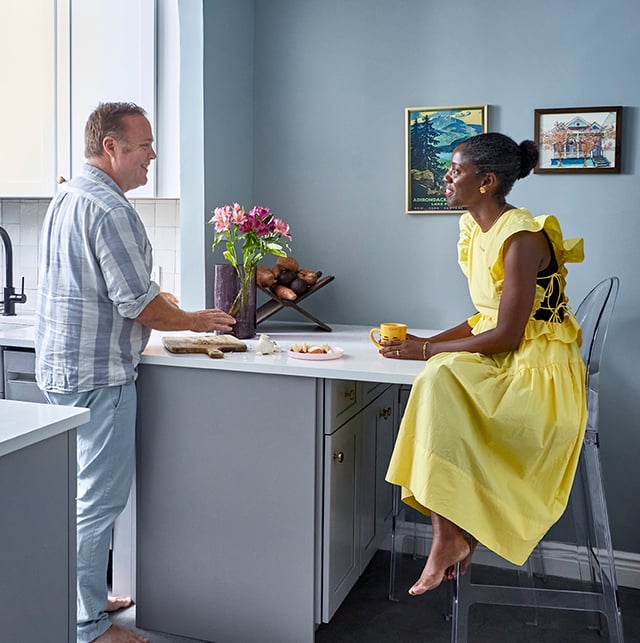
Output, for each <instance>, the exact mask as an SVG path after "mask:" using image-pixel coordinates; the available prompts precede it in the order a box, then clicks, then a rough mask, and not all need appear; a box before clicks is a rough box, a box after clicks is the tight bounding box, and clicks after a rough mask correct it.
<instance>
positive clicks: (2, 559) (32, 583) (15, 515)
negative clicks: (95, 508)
mask: <svg viewBox="0 0 640 643" xmlns="http://www.w3.org/2000/svg"><path fill="white" fill-rule="evenodd" d="M3 404H9V403H8V402H3ZM34 406H35V405H34ZM4 409H6V407H2V410H0V414H1V413H2V412H3V411H4ZM75 441H76V439H75V429H72V430H69V431H67V432H64V433H60V434H58V435H54V436H52V437H49V438H47V439H43V440H42V441H39V442H36V443H35V444H30V445H28V446H25V447H23V448H19V449H17V450H15V451H13V452H11V453H8V454H5V455H3V454H0V516H1V519H0V573H1V574H2V580H1V582H0V624H2V633H1V634H0V640H2V641H7V642H18V641H20V642H22V641H25V642H26V641H52V642H53V641H55V642H56V643H63V642H67V643H71V642H72V641H75V640H76V554H75V549H76V538H75V497H76V453H75Z"/></svg>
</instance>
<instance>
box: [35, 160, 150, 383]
mask: <svg viewBox="0 0 640 643" xmlns="http://www.w3.org/2000/svg"><path fill="white" fill-rule="evenodd" d="M152 264H153V260H152V249H151V243H150V242H149V238H148V237H147V234H146V231H145V229H144V226H143V224H142V221H141V220H140V217H139V216H138V214H137V212H136V211H135V210H134V208H133V206H132V205H131V204H130V203H129V201H128V200H127V199H126V197H125V196H124V194H123V192H122V190H121V189H120V188H119V187H118V185H117V184H116V183H115V182H114V181H113V180H112V179H111V178H110V177H109V176H107V175H106V174H105V173H104V172H102V171H101V170H99V169H97V168H96V167H93V166H91V165H85V166H84V168H83V171H82V173H81V174H80V176H78V177H75V178H73V179H72V180H71V181H69V182H68V183H66V184H64V185H63V186H62V187H61V189H60V191H59V192H58V194H57V195H56V196H55V198H54V199H53V200H52V202H51V205H50V206H49V209H48V211H47V214H46V217H45V220H44V224H43V229H42V242H41V246H40V267H39V284H38V303H37V306H36V380H37V382H38V385H39V386H40V388H42V389H44V390H47V391H53V392H56V393H81V392H85V391H90V390H93V389H96V388H103V387H106V386H115V385H119V384H125V383H128V382H130V381H132V380H134V379H135V377H136V367H137V365H138V362H139V361H140V354H141V353H142V351H143V350H144V348H145V346H146V344H147V342H148V340H149V336H150V333H151V331H150V330H149V329H148V328H146V327H145V326H143V325H142V324H140V323H139V322H137V321H135V318H136V317H137V316H138V315H139V314H140V313H141V312H142V310H143V309H144V308H145V306H147V304H149V302H150V301H151V300H152V299H153V298H154V297H156V296H157V295H158V293H159V292H160V288H159V286H158V285H157V284H156V283H154V282H153V281H151V278H150V275H151V269H152Z"/></svg>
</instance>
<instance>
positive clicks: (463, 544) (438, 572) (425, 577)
mask: <svg viewBox="0 0 640 643" xmlns="http://www.w3.org/2000/svg"><path fill="white" fill-rule="evenodd" d="M431 524H432V525H433V542H432V544H431V551H430V552H429V557H428V558H427V564H426V565H425V566H424V569H423V570H422V574H420V578H419V579H418V580H417V581H416V582H415V583H414V584H413V586H412V587H411V589H409V594H411V596H418V595H419V594H424V593H425V592H428V591H429V590H432V589H435V588H436V587H438V585H440V583H441V582H442V581H443V580H444V579H445V578H446V577H447V573H448V570H449V569H450V568H452V567H454V566H455V564H456V563H459V562H461V561H463V560H466V559H467V558H468V557H470V555H471V553H472V552H471V546H470V544H469V542H467V540H466V538H465V537H464V533H463V531H462V530H461V529H460V528H459V527H458V526H456V525H454V524H453V523H452V522H451V521H449V520H447V519H446V518H443V517H442V516H439V515H438V514H435V513H433V512H432V513H431Z"/></svg>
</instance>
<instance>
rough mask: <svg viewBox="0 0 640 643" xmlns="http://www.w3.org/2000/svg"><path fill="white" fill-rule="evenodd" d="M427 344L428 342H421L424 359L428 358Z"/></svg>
mask: <svg viewBox="0 0 640 643" xmlns="http://www.w3.org/2000/svg"><path fill="white" fill-rule="evenodd" d="M427 346H429V342H425V343H424V344H422V358H423V359H424V360H425V361H426V360H428V359H429V358H428V357H427Z"/></svg>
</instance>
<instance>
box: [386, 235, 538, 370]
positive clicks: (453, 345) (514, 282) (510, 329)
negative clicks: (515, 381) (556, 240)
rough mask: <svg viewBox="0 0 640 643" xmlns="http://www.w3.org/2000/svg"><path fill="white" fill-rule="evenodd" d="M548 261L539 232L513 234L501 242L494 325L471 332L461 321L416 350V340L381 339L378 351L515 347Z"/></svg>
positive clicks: (403, 353)
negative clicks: (501, 277) (500, 280)
mask: <svg viewBox="0 0 640 643" xmlns="http://www.w3.org/2000/svg"><path fill="white" fill-rule="evenodd" d="M548 262H549V248H548V245H547V241H546V239H545V238H544V235H543V234H542V233H539V232H520V233H517V234H515V235H513V236H512V237H511V238H510V239H508V240H507V242H506V243H505V249H504V283H503V287H502V295H501V297H500V304H499V307H498V321H497V324H496V327H495V328H493V329H491V330H489V331H486V332H484V333H480V334H478V335H473V334H471V329H470V328H469V326H468V324H466V322H465V323H463V324H461V325H459V326H456V327H455V328H453V329H450V330H448V331H445V332H444V333H440V334H439V335H436V336H434V337H432V338H430V339H428V340H425V341H428V344H426V345H425V344H424V343H423V344H422V347H421V349H420V351H417V347H416V346H415V344H416V343H417V342H412V343H413V344H414V346H405V345H403V343H402V342H385V344H384V346H383V348H382V349H381V351H380V352H381V354H383V355H384V356H385V357H396V358H397V357H401V358H404V359H428V358H429V357H431V356H432V355H435V354H437V353H443V352H453V351H466V352H470V353H484V354H485V355H492V354H494V353H502V352H505V351H512V350H515V349H517V348H518V346H519V345H520V341H521V340H522V335H523V334H524V329H525V326H526V324H527V320H528V319H529V316H530V315H531V309H532V308H533V300H534V297H535V292H536V278H537V275H538V272H539V271H540V270H541V269H542V268H544V267H545V266H546V265H547V264H548ZM465 325H466V327H467V329H469V330H468V334H465V328H464V327H465ZM423 349H424V350H423ZM398 351H399V352H400V354H398ZM418 352H421V353H422V354H420V355H419V354H418Z"/></svg>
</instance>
